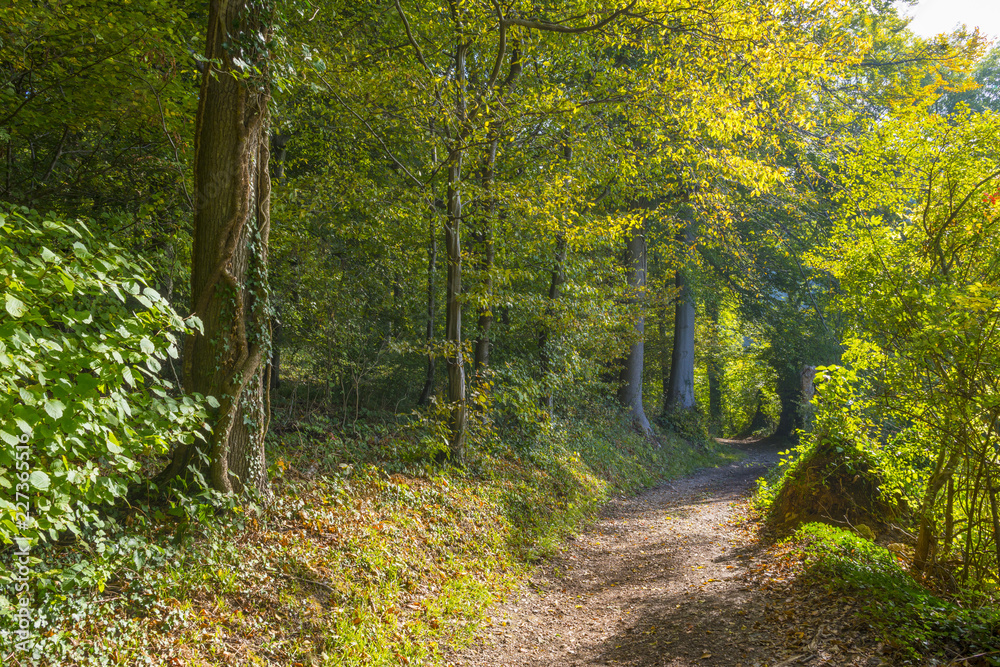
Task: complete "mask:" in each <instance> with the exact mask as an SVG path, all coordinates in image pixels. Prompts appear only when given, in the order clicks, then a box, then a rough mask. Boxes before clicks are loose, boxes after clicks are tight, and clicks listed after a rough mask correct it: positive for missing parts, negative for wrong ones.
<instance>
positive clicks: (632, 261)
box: [618, 227, 653, 436]
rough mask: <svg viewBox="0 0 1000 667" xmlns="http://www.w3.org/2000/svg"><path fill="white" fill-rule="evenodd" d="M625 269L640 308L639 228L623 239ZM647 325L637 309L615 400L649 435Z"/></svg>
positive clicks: (642, 240) (642, 256) (642, 262)
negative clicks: (644, 382)
mask: <svg viewBox="0 0 1000 667" xmlns="http://www.w3.org/2000/svg"><path fill="white" fill-rule="evenodd" d="M625 260H626V267H627V268H626V271H627V272H628V277H627V279H628V285H629V287H630V288H631V290H632V291H633V296H632V297H631V298H632V299H633V300H634V302H635V303H638V304H639V305H640V309H641V308H642V307H643V302H644V301H645V290H646V234H645V230H644V229H643V228H642V227H636V228H634V229H633V230H632V231H631V233H630V234H629V237H628V241H627V242H626V254H625ZM645 327H646V316H645V313H644V312H643V311H642V310H640V312H639V316H638V317H637V318H636V321H635V333H636V336H637V340H636V341H635V342H634V343H633V344H632V346H631V347H630V348H629V353H628V356H627V357H626V359H625V365H624V366H623V368H622V372H621V378H620V379H621V384H620V385H619V387H618V401H619V402H620V403H621V404H622V406H623V407H624V408H625V409H626V410H628V411H629V412H630V413H631V415H632V424H633V425H634V426H635V427H636V429H638V430H639V431H640V432H641V433H642V434H643V435H647V436H648V435H652V434H653V429H652V428H651V427H650V425H649V420H648V419H646V411H645V410H644V409H643V405H642V370H643V356H644V352H645V342H644V340H643V334H644V332H645Z"/></svg>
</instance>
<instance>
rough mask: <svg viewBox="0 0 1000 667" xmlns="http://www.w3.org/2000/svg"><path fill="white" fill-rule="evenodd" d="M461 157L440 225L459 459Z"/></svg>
mask: <svg viewBox="0 0 1000 667" xmlns="http://www.w3.org/2000/svg"><path fill="white" fill-rule="evenodd" d="M461 180H462V156H461V153H458V154H456V155H454V156H453V157H452V163H451V165H450V166H449V167H448V218H447V221H446V222H445V225H444V238H445V247H446V250H447V252H448V282H447V290H446V292H447V303H446V318H445V320H446V322H445V339H446V341H447V346H448V354H447V358H446V363H447V364H448V403H449V405H450V410H451V416H450V419H449V430H450V437H449V440H448V448H449V450H450V453H451V457H452V459H454V460H456V461H461V460H462V456H463V454H464V449H465V427H466V422H467V419H468V415H467V411H466V404H465V359H464V356H463V351H462V302H461V295H462V242H461V221H462V194H461V191H460V189H459V188H460V184H461Z"/></svg>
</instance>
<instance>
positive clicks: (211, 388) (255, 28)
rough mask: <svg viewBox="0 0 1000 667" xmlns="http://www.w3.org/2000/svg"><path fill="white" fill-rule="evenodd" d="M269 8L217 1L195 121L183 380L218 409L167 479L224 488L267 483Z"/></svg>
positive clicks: (179, 455) (180, 454)
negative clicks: (191, 469)
mask: <svg viewBox="0 0 1000 667" xmlns="http://www.w3.org/2000/svg"><path fill="white" fill-rule="evenodd" d="M270 14H271V8H270V6H269V5H268V3H267V2H263V3H262V2H259V1H255V2H253V3H250V2H247V1H245V0H242V1H241V0H229V1H219V0H216V1H214V2H212V3H211V4H210V7H209V17H208V39H207V46H206V52H205V57H206V67H205V70H204V73H203V75H202V82H201V96H200V99H199V102H198V116H197V121H196V125H195V142H196V143H195V166H194V169H195V173H194V182H195V195H196V197H195V212H194V248H193V251H192V271H191V299H192V308H193V311H194V314H195V315H197V316H198V317H199V318H200V319H201V321H202V324H203V326H204V331H203V333H202V334H199V335H195V336H192V337H190V338H189V339H188V340H187V341H186V345H185V353H184V385H185V390H187V391H189V392H199V393H201V394H205V395H208V396H214V397H215V398H216V399H217V400H218V402H219V407H218V408H216V409H215V410H214V414H213V418H212V424H211V427H212V432H211V434H209V435H208V442H207V445H204V446H203V445H198V444H189V445H182V446H180V447H179V448H178V449H177V450H176V451H175V454H174V458H173V461H172V463H171V465H170V466H169V467H168V469H167V470H166V471H164V475H163V476H164V477H166V478H173V477H175V476H177V475H181V474H184V473H185V471H186V469H187V467H188V466H189V465H190V464H192V463H193V464H195V465H196V466H199V467H203V468H204V472H207V475H206V478H207V480H208V482H209V483H210V485H211V486H212V488H214V489H216V490H218V491H222V492H225V493H232V492H240V491H245V490H250V489H253V490H256V491H265V490H266V486H267V474H266V466H265V461H264V434H265V433H266V431H267V426H268V424H267V422H268V418H269V414H268V396H267V391H268V382H267V377H266V375H267V373H266V360H267V358H268V356H269V354H270V346H271V336H270V325H269V323H270V315H271V312H270V310H271V309H270V306H269V302H268V280H267V242H268V233H269V230H270V194H271V183H270V177H269V174H268V157H269V153H268V131H267V130H268V128H267V125H268V111H267V104H268V98H269V88H268V80H267V77H268V75H267V48H268V47H267V45H266V42H267V40H268V39H269V35H270V32H271V28H270ZM201 449H203V451H201V452H200V453H201V454H203V455H204V457H200V456H199V450H201ZM203 458H207V465H206V466H203V461H202V460H201V459H203Z"/></svg>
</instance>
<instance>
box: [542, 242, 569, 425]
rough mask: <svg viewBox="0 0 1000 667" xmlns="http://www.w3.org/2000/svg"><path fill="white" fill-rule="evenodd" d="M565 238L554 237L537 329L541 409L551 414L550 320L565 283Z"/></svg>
mask: <svg viewBox="0 0 1000 667" xmlns="http://www.w3.org/2000/svg"><path fill="white" fill-rule="evenodd" d="M565 265H566V237H565V236H564V235H563V234H559V236H558V237H556V261H555V264H554V265H553V267H552V277H551V280H550V281H549V305H548V306H546V308H545V319H544V320H543V321H542V326H541V327H539V329H538V357H539V360H540V361H541V366H542V399H541V400H542V407H543V408H545V409H546V410H547V411H548V412H550V413H551V412H552V408H553V399H552V387H551V384H552V383H551V381H550V378H549V374H550V373H551V372H552V359H551V354H552V351H551V350H550V349H549V347H550V345H549V338H550V337H551V332H550V330H549V323H548V320H550V319H551V318H552V317H554V315H555V307H554V302H555V300H556V299H558V298H559V288H560V287H561V286H562V284H563V283H564V282H566V268H565Z"/></svg>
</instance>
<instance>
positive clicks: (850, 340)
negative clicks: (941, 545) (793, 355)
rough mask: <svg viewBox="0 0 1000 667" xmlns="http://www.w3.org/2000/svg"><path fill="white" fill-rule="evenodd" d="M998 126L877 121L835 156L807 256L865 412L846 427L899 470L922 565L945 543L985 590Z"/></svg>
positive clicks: (991, 558) (989, 119)
mask: <svg viewBox="0 0 1000 667" xmlns="http://www.w3.org/2000/svg"><path fill="white" fill-rule="evenodd" d="M998 128H1000V123H998V122H997V116H996V115H995V114H994V113H992V112H984V113H981V114H977V113H972V112H970V111H968V110H965V111H960V112H956V113H954V114H952V115H951V116H949V117H942V116H935V115H931V114H925V113H922V112H919V111H913V110H911V111H908V112H907V113H905V114H903V113H901V114H900V115H899V116H898V117H894V118H886V119H882V120H880V121H879V123H878V125H877V127H873V128H872V132H871V133H870V134H869V135H867V136H866V137H865V138H864V140H862V141H860V142H859V144H858V145H857V146H853V147H850V148H847V147H845V151H844V160H843V161H842V162H841V165H840V171H839V174H838V176H837V178H838V180H839V182H840V184H841V186H842V189H841V191H840V192H839V194H838V199H839V200H840V203H841V207H840V210H839V212H838V220H837V226H836V229H835V233H834V234H833V236H832V238H831V240H830V242H829V246H828V247H827V248H825V249H824V250H823V252H822V254H820V253H817V256H816V257H815V260H816V261H817V263H818V264H821V265H823V266H825V267H827V268H828V269H829V270H830V271H831V273H832V274H833V275H834V276H835V277H836V278H837V280H838V281H839V282H840V284H841V287H842V291H841V293H840V295H839V298H838V302H837V308H838V310H839V311H840V313H841V314H842V315H843V316H844V318H845V320H846V322H847V323H848V325H849V327H848V335H847V336H846V340H845V344H846V347H847V352H846V354H845V359H846V360H847V361H848V362H849V363H850V364H851V365H852V366H853V368H854V369H856V370H857V372H858V373H857V380H858V383H857V387H856V390H857V393H858V396H859V401H860V404H861V405H863V406H864V408H863V410H864V412H866V413H867V415H866V416H865V418H864V421H863V422H857V423H855V424H853V425H852V428H855V430H857V432H859V433H866V434H867V435H866V437H867V439H868V440H869V441H871V442H880V443H883V444H884V449H885V451H886V453H887V455H888V456H887V457H886V459H885V461H886V467H887V469H889V470H893V469H894V470H896V471H898V472H899V476H897V478H896V481H897V483H898V485H899V488H900V490H901V491H902V492H903V493H905V494H906V495H907V496H908V500H909V502H910V504H911V506H913V507H914V508H915V509H916V511H917V515H918V517H919V524H920V533H921V540H920V544H921V546H922V548H921V553H919V554H918V557H917V559H918V563H919V565H920V566H924V565H925V564H926V563H924V562H923V561H924V559H925V558H928V557H929V556H930V546H929V545H930V544H931V543H932V542H933V541H934V540H935V539H938V538H943V539H944V542H945V543H946V550H951V551H952V552H954V551H955V550H961V552H962V553H963V560H964V566H963V568H962V578H963V579H964V578H966V577H971V578H973V579H974V580H979V581H981V582H990V581H995V578H996V572H997V564H996V550H995V548H994V545H995V544H996V543H997V541H998V540H1000V535H997V534H996V531H995V529H993V528H992V524H993V521H992V515H995V510H994V509H993V508H992V507H995V505H992V504H991V502H990V501H988V498H987V497H988V496H990V495H991V494H992V493H993V491H989V489H991V488H992V489H995V488H997V485H998V483H1000V462H998V459H997V452H996V445H995V442H996V430H995V429H996V423H997V418H998V416H1000V385H998V383H997V378H998V377H1000V327H998V324H1000V264H998V262H997V256H996V250H995V249H996V247H997V246H998V244H1000V216H998V208H997V194H996V193H997V191H998V189H1000V168H998V167H1000V154H998V152H997V148H996V147H997V145H998V142H1000V136H998V132H1000V129H998ZM859 414H860V413H859ZM949 487H950V488H951V489H952V490H951V492H946V489H947V488H949ZM949 493H950V496H949ZM949 497H950V498H951V500H950V501H949V500H948V498H949ZM991 505H992V506H991ZM942 524H943V525H942ZM956 526H964V528H963V529H962V530H955V527H956ZM975 526H979V527H980V528H975ZM942 529H943V530H942Z"/></svg>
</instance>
